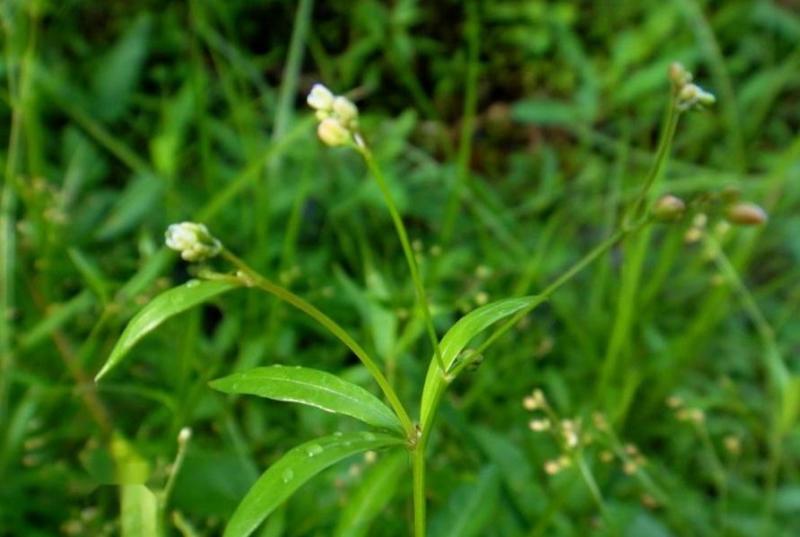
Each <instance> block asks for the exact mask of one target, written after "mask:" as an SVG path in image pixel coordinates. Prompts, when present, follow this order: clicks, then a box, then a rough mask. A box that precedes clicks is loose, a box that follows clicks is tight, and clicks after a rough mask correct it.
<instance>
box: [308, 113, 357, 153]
mask: <svg viewBox="0 0 800 537" xmlns="http://www.w3.org/2000/svg"><path fill="white" fill-rule="evenodd" d="M317 135H318V136H319V139H320V140H322V141H323V142H325V144H327V145H329V146H331V147H336V146H339V145H345V144H347V143H348V142H350V141H351V140H352V134H351V133H350V131H349V130H347V128H345V127H344V126H343V125H342V123H341V122H340V121H339V120H338V119H334V118H332V117H329V118H325V119H323V120H322V121H320V123H319V126H318V127H317Z"/></svg>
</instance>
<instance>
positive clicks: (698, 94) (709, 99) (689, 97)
mask: <svg viewBox="0 0 800 537" xmlns="http://www.w3.org/2000/svg"><path fill="white" fill-rule="evenodd" d="M669 79H670V81H671V82H672V85H673V86H674V87H675V94H676V95H677V99H678V101H677V105H678V110H680V111H681V112H683V111H685V110H690V109H692V108H702V107H705V106H711V105H712V104H714V103H715V102H716V100H717V99H716V97H714V95H713V94H712V93H709V92H707V91H706V90H704V89H703V88H701V87H700V86H698V85H697V84H694V83H693V82H692V73H690V72H689V71H687V70H686V68H685V67H684V66H683V65H682V64H680V63H678V62H674V63H673V64H672V65H670V66H669Z"/></svg>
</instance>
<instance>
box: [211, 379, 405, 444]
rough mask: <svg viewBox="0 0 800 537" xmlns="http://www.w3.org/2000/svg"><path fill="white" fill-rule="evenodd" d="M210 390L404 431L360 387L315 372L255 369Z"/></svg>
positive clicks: (382, 406)
mask: <svg viewBox="0 0 800 537" xmlns="http://www.w3.org/2000/svg"><path fill="white" fill-rule="evenodd" d="M211 387H212V388H214V389H217V390H220V391H223V392H226V393H238V394H250V395H258V396H260V397H266V398H268V399H275V400H277V401H288V402H292V403H300V404H304V405H310V406H313V407H317V408H319V409H322V410H325V411H326V412H336V413H338V414H344V415H346V416H350V417H353V418H356V419H359V420H361V421H363V422H364V423H366V424H368V425H372V426H374V427H380V428H383V429H390V430H393V431H398V432H401V433H402V431H403V427H402V425H401V424H400V422H399V421H398V419H397V417H396V416H395V415H394V413H392V411H391V410H389V407H387V406H386V405H385V404H383V403H382V402H381V401H380V399H378V398H377V397H375V396H374V395H372V394H371V393H369V392H368V391H367V390H365V389H364V388H362V387H361V386H357V385H355V384H352V383H350V382H347V381H345V380H342V379H340V378H339V377H337V376H336V375H332V374H330V373H326V372H325V371H320V370H318V369H311V368H308V367H284V366H281V365H273V366H269V367H257V368H255V369H250V370H248V371H242V372H240V373H234V374H232V375H229V376H227V377H223V378H221V379H217V380H214V381H212V382H211Z"/></svg>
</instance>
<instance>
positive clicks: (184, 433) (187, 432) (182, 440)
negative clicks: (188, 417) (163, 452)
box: [178, 427, 192, 445]
mask: <svg viewBox="0 0 800 537" xmlns="http://www.w3.org/2000/svg"><path fill="white" fill-rule="evenodd" d="M191 437H192V430H191V429H190V428H189V427H184V428H183V429H181V432H179V433H178V443H179V444H181V445H183V444H186V442H188V441H189V439H190V438H191Z"/></svg>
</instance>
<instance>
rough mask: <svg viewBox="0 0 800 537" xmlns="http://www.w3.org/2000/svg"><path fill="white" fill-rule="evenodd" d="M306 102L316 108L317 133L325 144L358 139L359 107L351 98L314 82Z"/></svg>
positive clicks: (349, 141)
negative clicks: (336, 93) (335, 93)
mask: <svg viewBox="0 0 800 537" xmlns="http://www.w3.org/2000/svg"><path fill="white" fill-rule="evenodd" d="M306 102H308V105H309V106H310V107H311V108H313V109H314V110H316V115H317V119H318V120H319V126H318V127H317V135H318V136H319V138H320V140H322V141H323V142H325V144H327V145H329V146H331V147H336V146H340V145H346V144H349V143H352V142H353V141H356V142H357V141H358V108H357V107H356V105H354V104H353V103H352V101H350V99H348V98H347V97H343V96H341V95H334V94H333V93H332V92H331V90H329V89H328V88H326V87H325V86H323V85H322V84H314V87H312V88H311V92H310V93H309V94H308V98H307V99H306Z"/></svg>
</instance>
